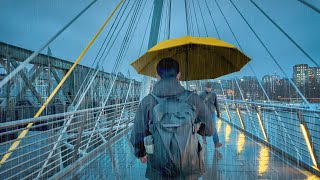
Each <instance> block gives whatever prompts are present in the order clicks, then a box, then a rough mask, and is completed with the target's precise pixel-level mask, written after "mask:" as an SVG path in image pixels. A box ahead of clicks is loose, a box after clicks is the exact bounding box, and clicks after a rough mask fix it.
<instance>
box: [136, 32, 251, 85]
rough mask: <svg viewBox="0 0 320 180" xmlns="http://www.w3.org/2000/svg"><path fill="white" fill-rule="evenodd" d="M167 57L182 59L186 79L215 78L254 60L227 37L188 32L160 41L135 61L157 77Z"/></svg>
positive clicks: (182, 78)
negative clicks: (216, 37) (187, 34)
mask: <svg viewBox="0 0 320 180" xmlns="http://www.w3.org/2000/svg"><path fill="white" fill-rule="evenodd" d="M166 57H171V58H173V59H175V60H176V61H178V63H179V65H180V72H181V77H180V80H182V81H189V80H202V79H214V78H217V77H220V76H223V75H226V74H230V73H233V72H237V71H240V69H241V68H242V67H243V66H244V65H245V64H246V63H248V62H249V61H250V58H248V57H247V56H246V55H245V54H243V53H242V52H241V51H240V50H238V49H237V48H236V47H235V46H233V45H231V44H228V43H226V42H224V41H221V40H218V39H215V38H211V37H205V38H201V37H191V36H184V37H181V38H176V39H170V40H165V41H162V42H160V43H159V44H157V45H155V46H154V47H152V48H151V49H149V50H148V51H147V52H146V53H145V54H144V55H142V56H141V57H140V58H138V59H137V60H135V61H134V62H133V63H131V65H132V66H133V67H134V68H135V69H136V71H137V72H138V73H139V74H143V75H147V76H151V77H156V75H157V70H156V67H157V64H158V62H159V61H160V60H161V59H163V58H166Z"/></svg>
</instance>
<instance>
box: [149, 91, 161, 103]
mask: <svg viewBox="0 0 320 180" xmlns="http://www.w3.org/2000/svg"><path fill="white" fill-rule="evenodd" d="M150 95H151V96H152V97H153V98H154V99H155V100H156V101H157V102H158V103H160V102H162V101H163V99H162V98H159V97H158V96H156V95H155V94H153V93H150Z"/></svg>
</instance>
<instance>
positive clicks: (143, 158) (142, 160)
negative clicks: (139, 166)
mask: <svg viewBox="0 0 320 180" xmlns="http://www.w3.org/2000/svg"><path fill="white" fill-rule="evenodd" d="M140 161H141V163H143V164H145V163H146V162H147V161H148V156H147V155H145V156H143V157H141V158H140Z"/></svg>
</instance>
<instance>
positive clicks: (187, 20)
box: [184, 0, 190, 36]
mask: <svg viewBox="0 0 320 180" xmlns="http://www.w3.org/2000/svg"><path fill="white" fill-rule="evenodd" d="M187 8H188V7H187V0H184V10H185V14H186V25H187V35H188V36H189V34H190V32H189V19H188V16H189V15H188V10H187Z"/></svg>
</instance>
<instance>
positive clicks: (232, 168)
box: [78, 120, 317, 180]
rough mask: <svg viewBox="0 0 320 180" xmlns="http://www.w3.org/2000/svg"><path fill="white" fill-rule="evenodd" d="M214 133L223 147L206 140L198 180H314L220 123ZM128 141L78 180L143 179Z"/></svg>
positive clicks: (121, 142)
mask: <svg viewBox="0 0 320 180" xmlns="http://www.w3.org/2000/svg"><path fill="white" fill-rule="evenodd" d="M217 131H218V133H219V138H220V140H221V142H222V143H223V146H222V147H221V148H219V149H215V148H214V147H213V142H212V141H211V138H207V141H208V144H207V147H206V157H207V158H206V164H207V171H206V173H205V174H204V175H203V177H202V179H317V177H316V176H314V175H312V174H311V173H309V172H308V171H305V170H302V169H299V168H298V167H297V166H294V165H292V164H290V163H288V162H286V161H284V160H283V159H281V158H280V157H278V156H277V155H275V154H273V153H272V152H270V151H269V148H268V147H266V146H264V145H262V144H260V143H257V142H255V141H254V140H252V139H250V138H249V137H245V135H244V134H243V133H242V132H239V131H238V130H236V129H235V128H233V127H232V126H230V125H229V124H227V123H225V122H222V121H221V120H218V122H217ZM128 138H129V135H126V136H124V137H122V138H121V139H120V140H119V141H117V142H116V143H115V144H113V145H112V147H111V148H110V149H108V150H106V152H105V154H103V155H102V156H100V157H99V158H98V159H97V160H95V161H94V162H93V163H92V164H90V165H89V166H88V167H87V168H85V169H84V170H83V171H81V173H79V174H78V178H79V179H135V180H140V179H145V177H144V174H145V168H146V165H144V164H141V163H140V161H139V160H138V159H136V158H135V157H134V156H133V154H132V148H131V146H129V141H128Z"/></svg>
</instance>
